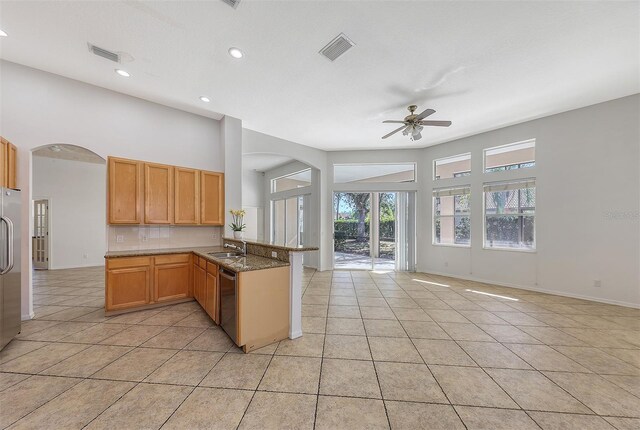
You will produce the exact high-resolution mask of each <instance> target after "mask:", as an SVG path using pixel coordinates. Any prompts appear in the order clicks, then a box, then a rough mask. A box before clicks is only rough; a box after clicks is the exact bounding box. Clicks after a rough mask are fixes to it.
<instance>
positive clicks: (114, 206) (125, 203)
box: [107, 157, 142, 224]
mask: <svg viewBox="0 0 640 430" xmlns="http://www.w3.org/2000/svg"><path fill="white" fill-rule="evenodd" d="M108 175H109V189H108V191H107V195H108V198H107V202H108V204H109V209H108V211H109V216H108V218H109V224H140V222H141V221H142V220H141V216H140V213H141V209H142V163H140V162H139V161H134V160H125V159H121V158H111V157H110V158H109V169H108Z"/></svg>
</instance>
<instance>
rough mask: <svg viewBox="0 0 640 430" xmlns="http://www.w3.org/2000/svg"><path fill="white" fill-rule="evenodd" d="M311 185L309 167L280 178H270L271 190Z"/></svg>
mask: <svg viewBox="0 0 640 430" xmlns="http://www.w3.org/2000/svg"><path fill="white" fill-rule="evenodd" d="M309 185H311V169H305V170H301V171H300V172H296V173H292V174H290V175H287V176H283V177H281V178H276V179H272V180H271V192H272V193H277V192H278V191H287V190H295V189H296V188H302V187H308V186H309Z"/></svg>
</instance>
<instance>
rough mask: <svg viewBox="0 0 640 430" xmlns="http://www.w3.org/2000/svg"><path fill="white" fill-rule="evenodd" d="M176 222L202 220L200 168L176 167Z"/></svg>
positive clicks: (190, 222)
mask: <svg viewBox="0 0 640 430" xmlns="http://www.w3.org/2000/svg"><path fill="white" fill-rule="evenodd" d="M174 218H175V223H176V224H198V223H199V222H200V174H199V171H198V170H194V169H185V168H182V167H176V168H175V214H174Z"/></svg>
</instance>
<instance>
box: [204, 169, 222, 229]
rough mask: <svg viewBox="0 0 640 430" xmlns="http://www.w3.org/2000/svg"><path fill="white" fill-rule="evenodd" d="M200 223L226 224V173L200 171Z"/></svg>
mask: <svg viewBox="0 0 640 430" xmlns="http://www.w3.org/2000/svg"><path fill="white" fill-rule="evenodd" d="M200 223H201V224H207V225H224V174H223V173H218V172H205V171H201V172H200Z"/></svg>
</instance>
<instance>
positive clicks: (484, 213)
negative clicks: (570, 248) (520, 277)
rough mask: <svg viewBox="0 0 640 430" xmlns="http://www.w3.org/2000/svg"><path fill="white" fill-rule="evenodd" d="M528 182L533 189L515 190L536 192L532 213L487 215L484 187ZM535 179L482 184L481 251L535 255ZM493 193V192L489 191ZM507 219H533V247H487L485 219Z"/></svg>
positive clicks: (536, 239)
mask: <svg viewBox="0 0 640 430" xmlns="http://www.w3.org/2000/svg"><path fill="white" fill-rule="evenodd" d="M529 182H533V183H534V186H533V187H522V188H517V190H518V191H520V190H525V189H530V188H534V189H535V190H536V205H535V207H534V209H533V213H517V214H487V196H486V194H487V191H486V190H485V187H486V186H490V185H500V184H504V185H508V184H517V183H522V184H527V183H529ZM535 182H536V179H535V178H526V179H514V180H511V181H500V182H485V183H484V184H482V249H483V250H488V251H509V252H525V253H530V254H535V253H536V252H537V250H538V237H537V235H538V229H537V228H536V212H537V207H538V204H537V203H538V196H537V184H536V183H535ZM489 192H495V191H489ZM518 198H520V195H519V194H518ZM518 210H521V208H520V205H518ZM488 216H491V217H508V216H512V217H513V216H517V217H519V218H521V219H524V217H525V216H527V217H532V218H533V247H531V248H523V247H503V246H487V217H488Z"/></svg>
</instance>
